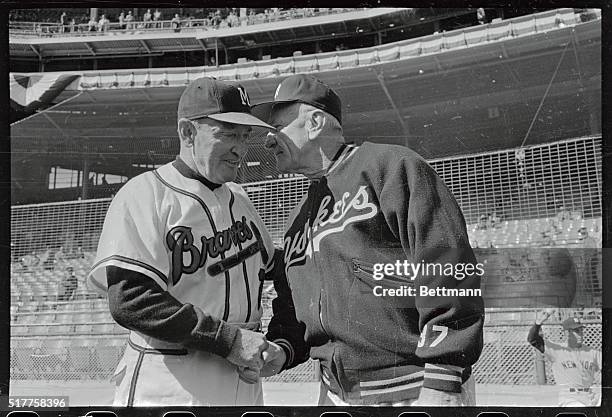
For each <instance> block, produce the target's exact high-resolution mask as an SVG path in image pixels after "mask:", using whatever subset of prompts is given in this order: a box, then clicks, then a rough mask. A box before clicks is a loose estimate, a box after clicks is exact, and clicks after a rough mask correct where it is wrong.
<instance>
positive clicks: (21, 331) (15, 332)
mask: <svg viewBox="0 0 612 417" xmlns="http://www.w3.org/2000/svg"><path fill="white" fill-rule="evenodd" d="M28 330H29V329H28V326H23V325H18V324H16V325H12V326H11V336H26V335H27V334H28Z"/></svg>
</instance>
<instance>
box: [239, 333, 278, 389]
mask: <svg viewBox="0 0 612 417" xmlns="http://www.w3.org/2000/svg"><path fill="white" fill-rule="evenodd" d="M227 360H228V361H230V362H231V363H233V364H234V365H236V366H237V367H238V374H239V375H240V379H242V380H243V381H244V382H246V383H249V384H255V383H257V381H259V378H260V377H267V376H272V375H276V374H277V373H279V372H280V370H281V369H282V368H283V365H285V361H286V360H287V355H286V354H285V351H284V350H283V348H281V347H280V346H279V345H277V344H276V343H274V342H270V341H268V340H267V339H266V337H265V336H264V335H263V334H261V333H257V332H253V331H250V330H245V329H239V330H238V334H237V335H236V338H235V339H234V344H233V345H232V350H231V351H230V353H229V355H227Z"/></svg>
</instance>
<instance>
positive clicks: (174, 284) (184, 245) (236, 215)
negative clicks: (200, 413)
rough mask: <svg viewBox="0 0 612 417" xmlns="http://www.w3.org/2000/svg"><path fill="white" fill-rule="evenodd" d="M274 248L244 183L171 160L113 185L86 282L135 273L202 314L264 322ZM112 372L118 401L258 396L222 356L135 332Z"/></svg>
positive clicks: (256, 387) (192, 401)
mask: <svg viewBox="0 0 612 417" xmlns="http://www.w3.org/2000/svg"><path fill="white" fill-rule="evenodd" d="M262 247H263V248H265V249H266V253H267V254H269V258H268V259H269V260H267V264H265V262H264V258H266V255H264V254H263V253H264V252H262V251H260V249H261V248H262ZM273 253H274V246H273V243H272V240H271V238H270V236H269V235H268V234H267V232H266V230H265V227H264V224H263V221H262V220H261V218H260V217H259V215H258V214H257V212H256V211H255V208H254V207H253V205H252V203H251V201H250V200H249V199H248V197H247V195H246V193H245V192H244V190H243V189H242V188H241V187H240V186H238V185H236V184H234V183H227V184H223V185H221V186H220V187H218V188H215V189H214V190H211V189H210V188H208V187H207V186H206V185H204V184H203V183H202V182H200V181H198V180H197V179H192V178H188V177H186V176H184V175H182V174H181V173H180V172H179V171H178V170H177V169H176V168H175V166H174V165H173V164H172V163H169V164H166V165H164V166H162V167H160V168H159V169H157V170H155V171H150V172H147V173H144V174H141V175H139V176H137V177H135V178H133V179H132V180H130V181H129V182H128V183H127V184H126V185H125V186H123V187H122V188H121V190H120V191H119V192H118V193H117V195H116V196H115V198H114V199H113V201H112V203H111V205H110V208H109V210H108V212H107V215H106V219H105V221H104V227H103V230H102V235H101V236H100V241H99V244H98V252H97V256H96V260H95V262H94V266H93V268H92V271H91V273H90V275H89V277H88V282H89V284H91V286H93V287H95V288H97V289H99V290H102V291H105V290H106V289H107V283H106V273H105V267H107V266H110V265H113V266H117V267H121V268H124V269H128V270H133V271H137V272H140V273H142V274H145V275H146V276H148V277H149V278H151V279H152V280H154V281H155V282H156V283H157V284H159V285H160V286H161V287H162V288H163V289H164V290H166V291H168V293H170V294H171V295H172V296H173V297H174V298H176V299H177V300H179V301H180V302H182V303H184V304H186V303H189V304H192V305H193V306H195V307H198V308H200V309H201V310H202V311H203V312H204V313H205V314H208V315H210V316H212V317H214V318H218V319H222V320H225V321H226V322H229V323H233V324H238V325H240V326H243V327H246V328H249V329H259V325H260V319H261V314H262V310H261V308H260V297H261V282H260V280H259V276H258V275H259V272H260V270H262V269H263V270H265V271H268V270H270V269H271V268H272V266H273V265H272V255H273ZM115 380H116V384H117V390H116V394H115V405H116V406H126V405H137V406H164V405H184V406H200V405H218V406H222V405H261V403H262V392H261V384H252V385H251V384H247V383H244V382H243V381H242V380H240V379H239V378H238V373H237V369H236V366H235V365H233V364H231V363H230V362H228V361H227V360H226V359H224V358H222V357H220V356H218V355H215V354H213V353H209V352H205V351H193V350H190V351H187V350H186V349H184V348H183V347H182V346H180V345H176V344H170V343H165V342H162V341H159V340H156V339H153V338H151V337H147V336H145V335H143V334H140V333H138V332H135V331H132V332H130V341H129V346H128V348H126V352H125V355H124V357H123V358H122V360H121V362H120V363H119V366H118V368H117V371H116V374H115Z"/></svg>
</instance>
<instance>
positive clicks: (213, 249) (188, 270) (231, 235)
mask: <svg viewBox="0 0 612 417" xmlns="http://www.w3.org/2000/svg"><path fill="white" fill-rule="evenodd" d="M252 237H253V232H252V231H251V229H250V228H249V226H248V225H247V223H246V218H245V217H244V216H242V219H241V220H238V221H236V222H235V223H234V224H232V225H231V226H230V227H228V228H227V229H225V230H221V231H218V232H217V233H215V235H214V236H212V237H206V236H202V237H201V239H200V240H201V242H202V249H201V250H200V249H199V248H198V247H197V246H196V245H195V244H194V238H193V233H192V232H191V227H187V226H175V227H173V228H172V229H171V230H170V231H169V232H168V234H167V235H166V245H168V249H169V250H170V251H171V252H172V283H173V284H176V283H177V282H178V281H179V280H180V279H181V276H182V275H183V274H193V273H194V272H196V271H197V270H198V269H200V268H202V267H203V266H204V265H205V264H206V260H207V259H208V257H210V258H217V257H219V256H221V255H222V254H225V252H227V251H228V250H229V249H230V248H231V247H232V246H237V245H238V244H239V243H244V242H246V241H247V240H250V239H251V238H252ZM184 253H189V254H190V257H189V258H190V261H189V263H188V264H185V257H184V256H183V254H184Z"/></svg>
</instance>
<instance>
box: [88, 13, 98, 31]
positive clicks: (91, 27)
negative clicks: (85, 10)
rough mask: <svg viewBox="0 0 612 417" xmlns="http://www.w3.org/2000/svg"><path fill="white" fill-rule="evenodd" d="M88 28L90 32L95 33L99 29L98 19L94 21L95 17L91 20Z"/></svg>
mask: <svg viewBox="0 0 612 417" xmlns="http://www.w3.org/2000/svg"><path fill="white" fill-rule="evenodd" d="M87 26H88V29H89V31H90V32H95V31H96V29H97V28H98V23H97V22H96V19H94V17H93V16H92V17H91V18H90V19H89V23H88V25H87Z"/></svg>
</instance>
